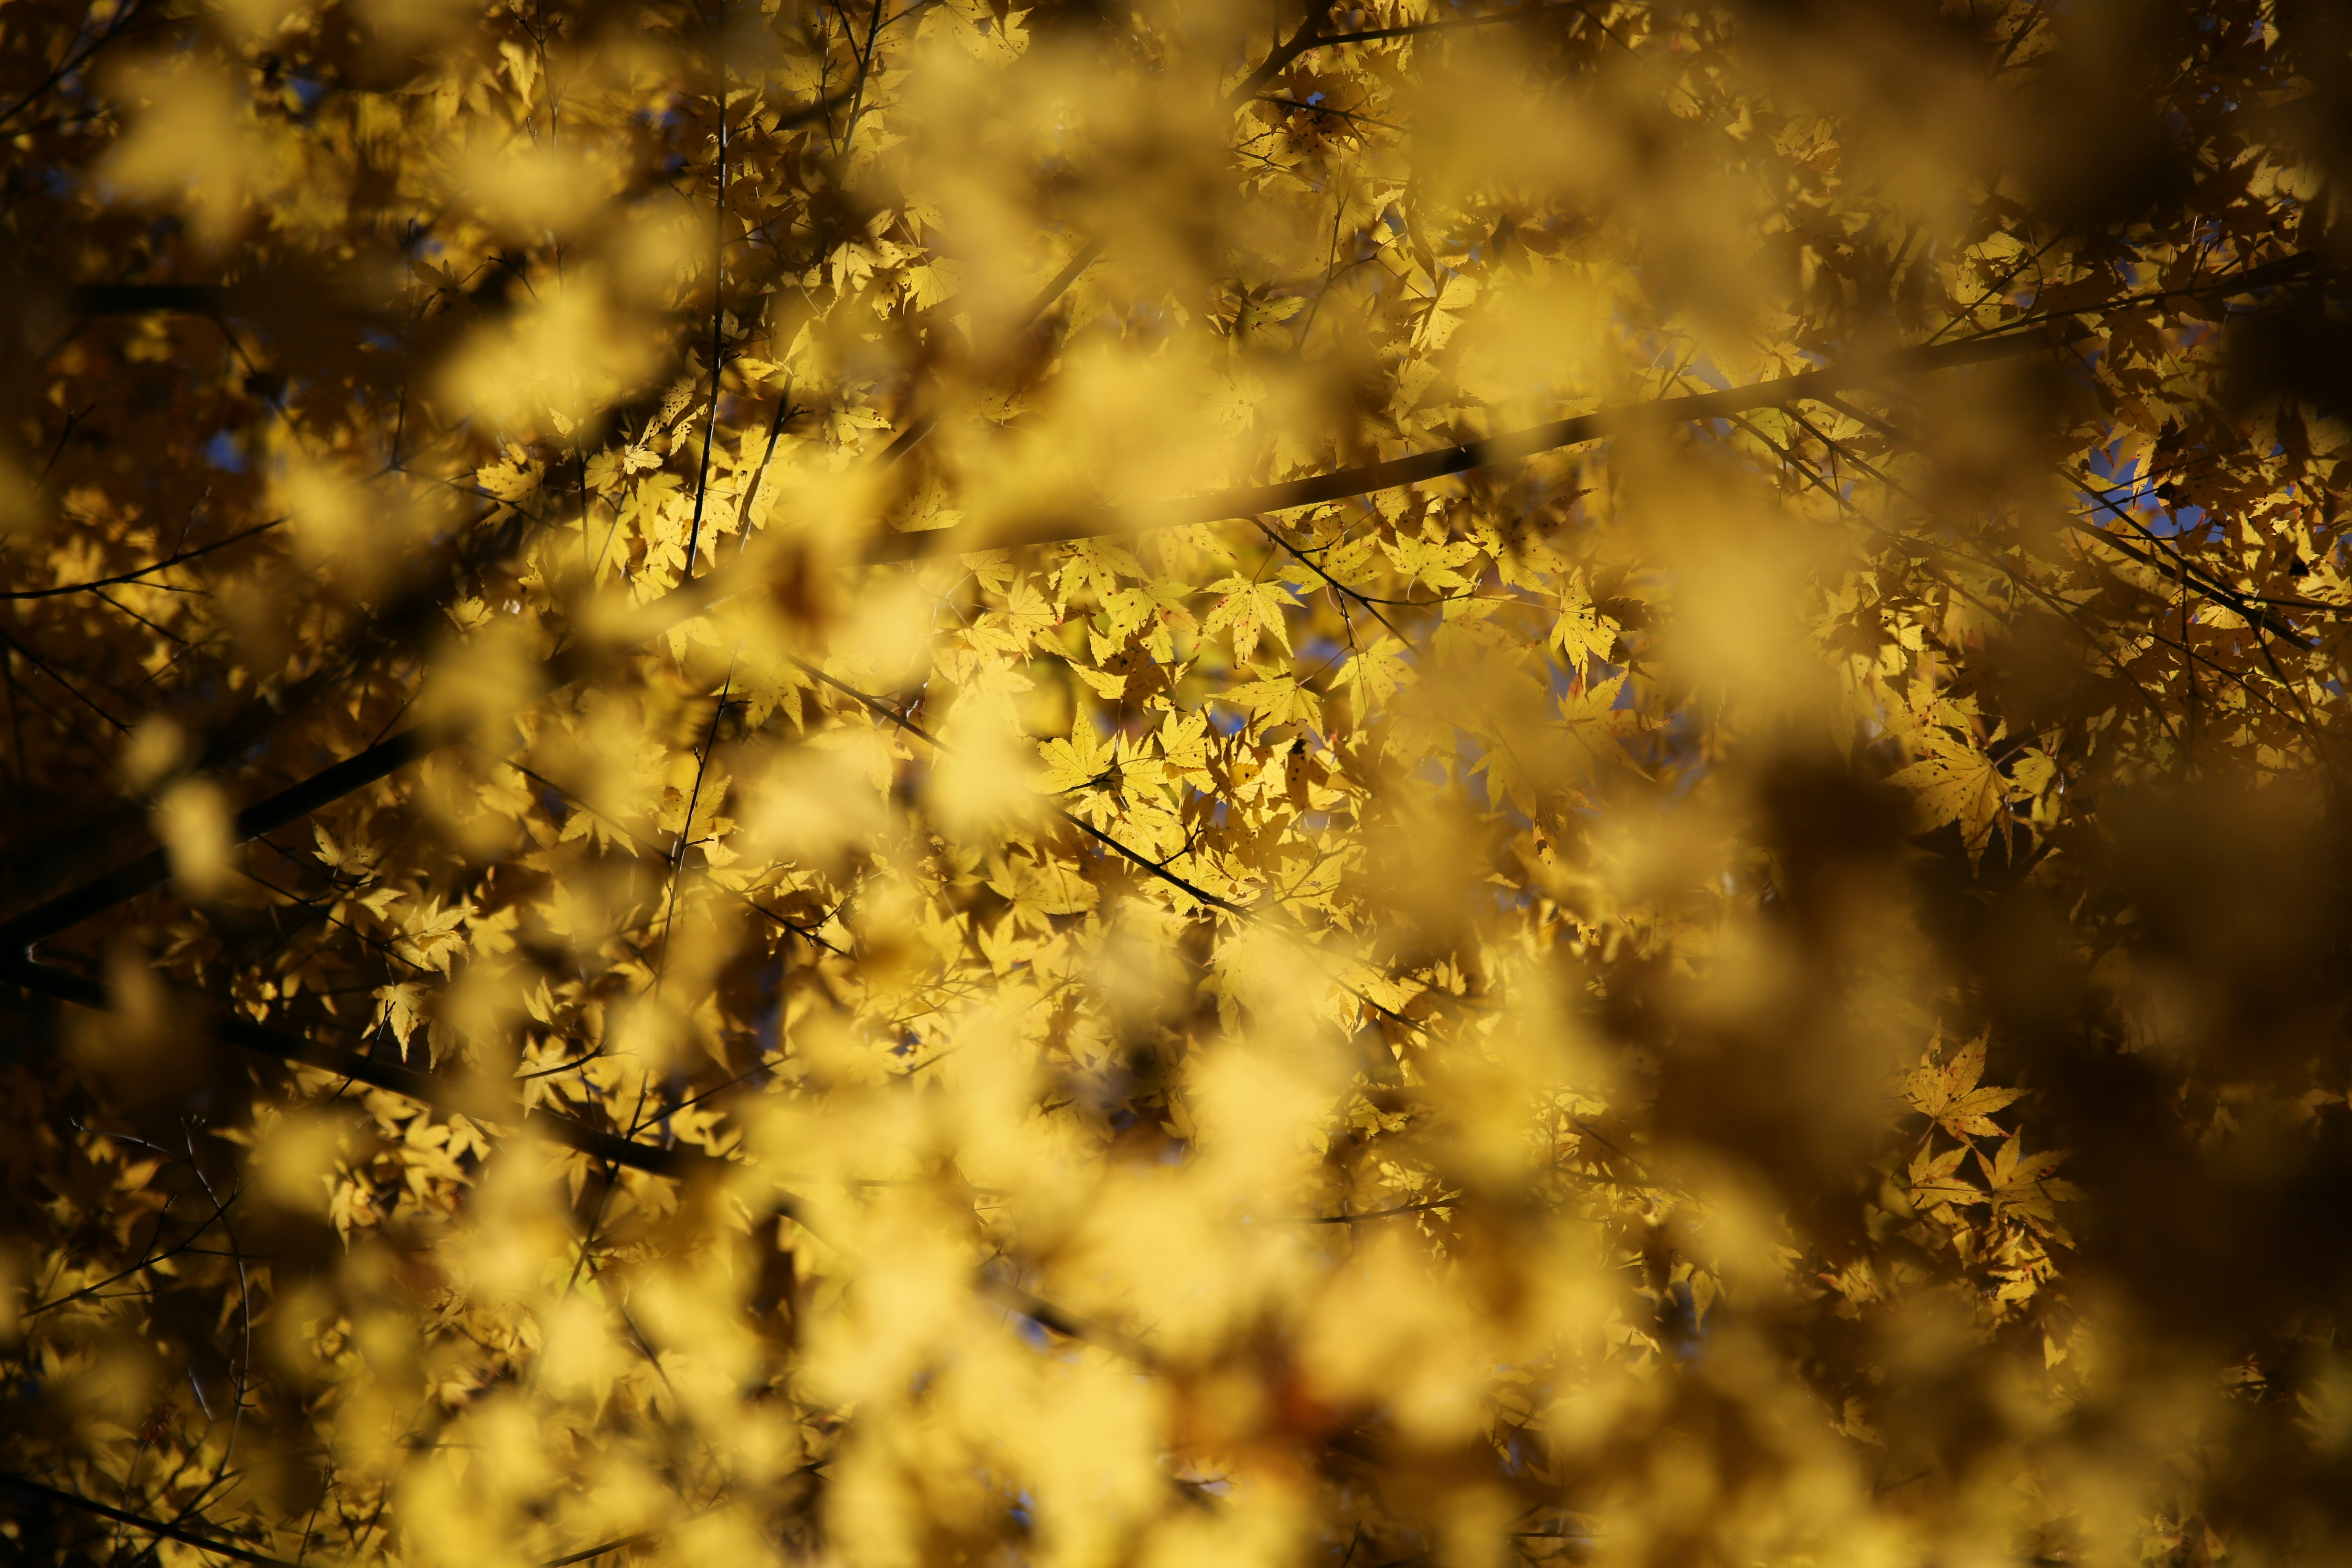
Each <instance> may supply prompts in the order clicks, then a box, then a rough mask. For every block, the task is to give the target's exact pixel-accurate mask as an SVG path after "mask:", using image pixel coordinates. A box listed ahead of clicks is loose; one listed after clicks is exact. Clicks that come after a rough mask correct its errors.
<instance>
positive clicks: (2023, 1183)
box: [1976, 1136, 2074, 1222]
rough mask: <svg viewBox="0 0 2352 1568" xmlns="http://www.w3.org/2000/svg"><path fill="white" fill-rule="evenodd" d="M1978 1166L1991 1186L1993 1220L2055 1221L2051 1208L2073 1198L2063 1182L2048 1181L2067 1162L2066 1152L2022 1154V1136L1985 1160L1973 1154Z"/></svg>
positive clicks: (2023, 1148)
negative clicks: (2057, 1203)
mask: <svg viewBox="0 0 2352 1568" xmlns="http://www.w3.org/2000/svg"><path fill="white" fill-rule="evenodd" d="M1976 1156H1977V1163H1978V1164H1979V1166H1980V1167H1982V1169H1983V1171H1984V1173H1985V1178H1986V1180H1988V1181H1989V1182H1990V1183H1991V1184H1992V1193H1991V1200H1992V1205H1993V1215H1994V1217H1995V1218H2002V1217H2006V1216H2009V1215H2017V1216H2020V1217H2023V1218H2030V1219H2035V1220H2041V1221H2044V1222H2051V1221H2054V1220H2055V1219H2056V1218H2057V1214H2056V1211H2055V1210H2054V1209H2053V1206H2052V1205H2053V1203H2055V1202H2056V1201H2057V1200H2059V1199H2062V1198H2067V1197H2072V1196H2074V1188H2073V1187H2072V1186H2071V1185H2070V1184H2067V1183H2064V1182H2057V1181H2053V1180H2051V1179H2050V1178H2051V1173H2053V1172H2054V1171H2056V1170H2057V1169H2058V1167H2059V1166H2060V1165H2061V1164H2062V1163H2064V1161H2065V1159H2066V1151H2064V1150H2063V1149H2060V1150H2045V1151H2043V1152H2042V1153H2039V1154H2028V1153H2026V1152H2025V1143H2024V1140H2023V1138H2022V1137H2021V1136H2012V1137H2011V1138H2009V1139H2007V1140H2006V1141H2004V1142H2002V1144H2001V1145H2000V1151H1999V1152H1997V1153H1995V1154H1993V1155H1991V1156H1990V1157H1988V1156H1987V1155H1986V1154H1985V1152H1984V1151H1983V1150H1981V1149H1979V1150H1977V1151H1976Z"/></svg>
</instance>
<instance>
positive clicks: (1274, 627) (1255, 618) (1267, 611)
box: [1201, 577, 1295, 664]
mask: <svg viewBox="0 0 2352 1568" xmlns="http://www.w3.org/2000/svg"><path fill="white" fill-rule="evenodd" d="M1209 592H1211V593H1213V594H1216V595H1221V597H1219V599H1218V600H1217V602H1216V604H1215V605H1212V606H1211V607H1210V610H1209V613H1208V614H1207V615H1205V616H1202V617H1201V635H1202V637H1214V636H1215V635H1216V634H1217V633H1219V632H1221V631H1230V632H1231V633H1232V634H1233V642H1234V663H1235V664H1248V663H1249V662H1250V661H1251V660H1252V659H1254V658H1256V657H1257V645H1258V637H1259V636H1260V635H1261V634H1265V635H1269V636H1271V637H1273V638H1274V639H1275V640H1276V642H1279V643H1280V644H1281V645H1282V650H1283V651H1284V652H1285V653H1288V652H1289V651H1290V629H1289V626H1287V625H1286V623H1285V621H1284V619H1283V612H1284V611H1285V610H1286V609H1288V608H1289V607H1290V605H1292V604H1293V603H1294V602H1295V601H1294V600H1293V598H1292V596H1291V593H1290V590H1289V589H1288V588H1287V587H1286V586H1285V585H1284V584H1281V583H1278V582H1277V583H1253V582H1251V581H1250V580H1249V579H1247V578H1245V577H1226V578H1223V579H1222V580H1220V581H1218V582H1215V583H1212V584H1210V585H1209Z"/></svg>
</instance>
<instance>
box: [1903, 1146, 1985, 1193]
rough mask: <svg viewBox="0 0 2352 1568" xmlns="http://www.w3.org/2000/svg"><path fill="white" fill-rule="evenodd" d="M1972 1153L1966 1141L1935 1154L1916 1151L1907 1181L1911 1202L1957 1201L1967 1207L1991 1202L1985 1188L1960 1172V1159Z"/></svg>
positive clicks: (1964, 1158)
mask: <svg viewBox="0 0 2352 1568" xmlns="http://www.w3.org/2000/svg"><path fill="white" fill-rule="evenodd" d="M1968 1156H1969V1149H1968V1147H1967V1146H1966V1145H1963V1146H1961V1147H1959V1148H1958V1149H1947V1150H1945V1151H1944V1152H1942V1153H1940V1154H1931V1153H1929V1152H1927V1151H1925V1150H1922V1151H1921V1152H1919V1153H1918V1154H1916V1155H1915V1156H1914V1157H1913V1158H1912V1161H1911V1169H1910V1173H1909V1177H1908V1180H1907V1181H1906V1184H1905V1187H1906V1191H1907V1192H1908V1193H1909V1194H1910V1198H1911V1202H1912V1203H1913V1204H1914V1205H1916V1206H1918V1207H1920V1208H1923V1209H1933V1208H1935V1207H1937V1205H1959V1206H1961V1207H1966V1206H1968V1205H1971V1204H1984V1203H1990V1202H1991V1201H1992V1200H1991V1198H1990V1195H1989V1194H1986V1193H1985V1192H1984V1190H1983V1189H1982V1188H1980V1187H1978V1186H1976V1185H1974V1184H1971V1183H1969V1182H1968V1181H1966V1180H1964V1179H1963V1178H1962V1177H1961V1176H1960V1174H1959V1169H1960V1163H1961V1162H1962V1161H1964V1160H1966V1159H1967V1158H1968Z"/></svg>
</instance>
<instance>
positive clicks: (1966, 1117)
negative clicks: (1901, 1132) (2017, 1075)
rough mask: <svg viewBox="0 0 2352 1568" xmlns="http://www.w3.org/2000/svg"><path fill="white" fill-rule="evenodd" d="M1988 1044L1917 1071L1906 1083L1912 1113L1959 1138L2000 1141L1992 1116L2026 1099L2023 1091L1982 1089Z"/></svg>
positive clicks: (1965, 1049)
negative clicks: (1979, 1081) (1981, 1081)
mask: <svg viewBox="0 0 2352 1568" xmlns="http://www.w3.org/2000/svg"><path fill="white" fill-rule="evenodd" d="M1984 1063H1985V1044H1984V1041H1983V1040H1982V1039H1976V1040H1971V1041H1969V1043H1968V1044H1967V1045H1965V1046H1962V1047H1960V1048H1959V1049H1958V1050H1957V1051H1955V1052H1953V1053H1952V1055H1951V1057H1950V1058H1948V1060H1946V1061H1943V1062H1941V1063H1935V1062H1928V1063H1925V1064H1922V1065H1921V1066H1919V1067H1916V1068H1913V1069H1912V1070H1911V1071H1910V1072H1909V1073H1908V1074H1906V1076H1905V1079H1904V1081H1903V1093H1904V1098H1905V1099H1906V1100H1908V1101H1909V1102H1910V1106H1911V1109H1912V1110H1916V1111H1917V1112H1918V1113H1919V1114H1920V1115H1922V1116H1925V1117H1927V1119H1929V1120H1930V1121H1934V1122H1935V1123H1936V1125H1937V1126H1938V1127H1941V1128H1942V1129H1943V1130H1944V1131H1947V1132H1948V1133H1950V1134H1951V1135H1952V1136H1953V1137H1955V1138H1959V1139H1968V1138H1971V1137H1978V1138H1998V1137H2000V1136H2001V1130H2000V1128H1999V1127H1997V1126H1995V1125H1994V1124H1993V1122H1992V1120H1991V1118H1992V1114H1993V1112H1995V1111H1997V1110H2007V1109H2008V1108H2009V1107H2010V1106H2011V1105H2013V1104H2015V1103H2016V1102H2017V1101H2018V1100H2021V1099H2022V1098H2023V1097H2024V1094H2025V1091H2024V1090H2023V1089H1979V1088H1978V1087H1977V1079H1979V1078H1980V1077H1982V1076H1983V1074H1984Z"/></svg>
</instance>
